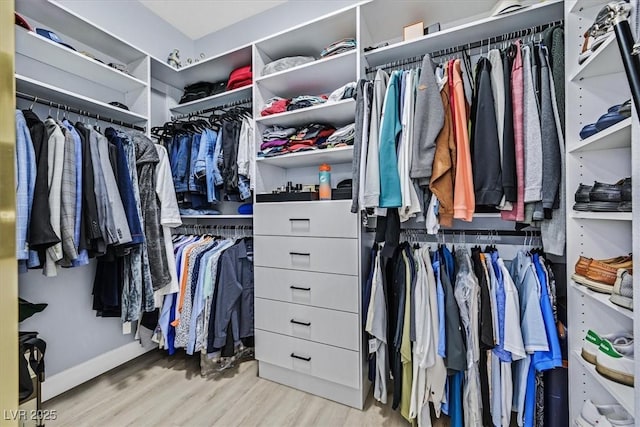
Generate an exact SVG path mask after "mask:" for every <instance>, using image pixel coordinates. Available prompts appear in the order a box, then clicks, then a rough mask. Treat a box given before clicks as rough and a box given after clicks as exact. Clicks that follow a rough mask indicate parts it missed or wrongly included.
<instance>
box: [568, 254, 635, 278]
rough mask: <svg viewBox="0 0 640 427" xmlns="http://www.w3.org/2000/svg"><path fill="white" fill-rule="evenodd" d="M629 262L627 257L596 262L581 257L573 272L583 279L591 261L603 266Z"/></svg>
mask: <svg viewBox="0 0 640 427" xmlns="http://www.w3.org/2000/svg"><path fill="white" fill-rule="evenodd" d="M630 260H631V256H629V255H624V256H618V257H615V258H606V259H598V260H594V259H593V258H587V257H583V256H581V257H580V258H579V259H578V262H576V267H575V272H576V274H577V275H578V276H583V277H584V276H586V275H587V269H588V268H589V265H591V262H592V261H599V262H601V263H605V264H616V263H621V262H625V261H630Z"/></svg>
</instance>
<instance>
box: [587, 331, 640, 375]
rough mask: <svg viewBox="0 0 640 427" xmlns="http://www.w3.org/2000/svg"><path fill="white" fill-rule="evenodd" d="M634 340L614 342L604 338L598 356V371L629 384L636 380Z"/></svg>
mask: <svg viewBox="0 0 640 427" xmlns="http://www.w3.org/2000/svg"><path fill="white" fill-rule="evenodd" d="M634 364H635V360H634V356H633V341H631V342H630V343H625V344H614V343H612V342H611V341H609V340H607V339H603V340H602V342H601V343H600V348H599V349H598V354H597V356H596V371H598V373H599V374H600V375H602V376H603V377H606V378H608V379H610V380H612V381H615V382H618V383H620V384H625V385H628V386H633V382H634Z"/></svg>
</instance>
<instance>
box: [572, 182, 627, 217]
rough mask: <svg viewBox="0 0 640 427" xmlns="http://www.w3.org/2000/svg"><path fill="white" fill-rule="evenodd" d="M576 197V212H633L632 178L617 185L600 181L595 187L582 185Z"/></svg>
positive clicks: (574, 207) (574, 206)
mask: <svg viewBox="0 0 640 427" xmlns="http://www.w3.org/2000/svg"><path fill="white" fill-rule="evenodd" d="M574 197H575V199H574V200H575V202H576V203H575V204H574V205H573V210H574V211H580V212H631V178H625V179H621V180H620V181H618V182H616V183H615V184H606V183H604V182H598V181H596V182H594V184H593V185H584V184H580V185H579V186H578V190H577V191H576V194H575V196H574Z"/></svg>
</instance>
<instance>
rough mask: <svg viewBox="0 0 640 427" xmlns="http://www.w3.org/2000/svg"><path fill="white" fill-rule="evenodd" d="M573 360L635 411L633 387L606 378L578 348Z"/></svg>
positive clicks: (608, 391)
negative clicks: (584, 357) (585, 358)
mask: <svg viewBox="0 0 640 427" xmlns="http://www.w3.org/2000/svg"><path fill="white" fill-rule="evenodd" d="M571 362H573V363H575V364H578V365H579V366H580V367H579V369H581V370H582V371H583V372H585V373H586V375H589V376H590V377H591V378H592V379H593V380H595V382H596V383H597V384H598V385H599V386H600V387H602V388H603V389H604V390H606V391H607V393H609V394H610V395H611V396H612V397H613V398H614V399H615V400H616V401H617V402H618V403H619V404H620V405H621V406H622V407H623V408H624V409H625V410H626V411H627V412H629V413H630V414H634V413H635V400H634V394H635V393H634V389H633V387H629V386H626V385H624V384H618V383H616V382H613V381H611V380H608V379H606V378H605V377H603V376H602V375H600V374H599V373H598V372H597V371H596V367H595V366H594V365H592V364H590V363H589V362H587V361H586V360H584V359H583V358H582V356H581V355H580V352H578V351H577V350H576V351H574V352H573V354H572V360H571Z"/></svg>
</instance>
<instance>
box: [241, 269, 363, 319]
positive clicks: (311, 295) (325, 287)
mask: <svg viewBox="0 0 640 427" xmlns="http://www.w3.org/2000/svg"><path fill="white" fill-rule="evenodd" d="M253 274H254V277H255V296H256V298H267V299H272V300H277V301H284V302H292V303H295V304H305V305H312V306H314V307H321V308H330V309H334V310H342V311H349V312H351V313H357V312H358V311H359V310H358V304H359V299H358V295H359V293H360V286H359V284H358V278H357V277H355V276H344V275H342V274H327V273H314V272H309V271H296V270H281V269H277V268H268V267H255V270H254V272H253Z"/></svg>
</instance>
